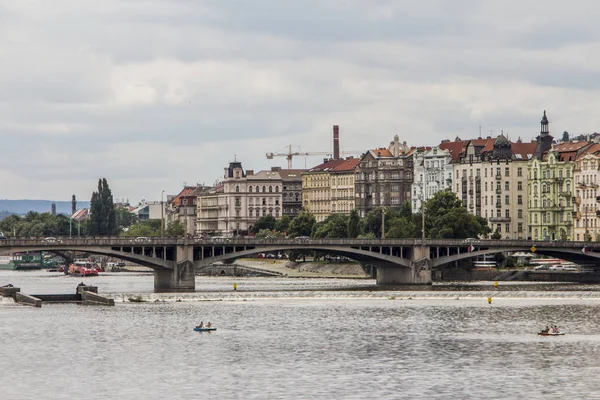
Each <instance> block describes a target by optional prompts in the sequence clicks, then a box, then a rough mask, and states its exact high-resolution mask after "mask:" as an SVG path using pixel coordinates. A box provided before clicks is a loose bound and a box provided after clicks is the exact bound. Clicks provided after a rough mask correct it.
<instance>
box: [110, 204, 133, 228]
mask: <svg viewBox="0 0 600 400" xmlns="http://www.w3.org/2000/svg"><path fill="white" fill-rule="evenodd" d="M115 218H116V222H117V228H118V229H119V230H123V229H124V228H129V227H130V226H131V225H133V224H135V223H136V222H138V216H137V215H135V214H134V213H132V212H131V211H129V210H128V209H127V208H122V207H119V208H115Z"/></svg>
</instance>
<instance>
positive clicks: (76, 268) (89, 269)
mask: <svg viewBox="0 0 600 400" xmlns="http://www.w3.org/2000/svg"><path fill="white" fill-rule="evenodd" d="M99 272H100V268H98V266H97V265H96V263H94V262H92V261H90V260H75V262H74V263H73V264H71V265H70V266H69V275H71V276H98V273H99Z"/></svg>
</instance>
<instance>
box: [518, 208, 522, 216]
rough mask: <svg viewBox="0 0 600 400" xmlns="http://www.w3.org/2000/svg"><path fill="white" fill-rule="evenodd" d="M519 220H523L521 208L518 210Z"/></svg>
mask: <svg viewBox="0 0 600 400" xmlns="http://www.w3.org/2000/svg"><path fill="white" fill-rule="evenodd" d="M517 218H523V210H521V209H520V208H519V209H518V210H517Z"/></svg>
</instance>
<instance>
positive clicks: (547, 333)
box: [538, 332, 565, 336]
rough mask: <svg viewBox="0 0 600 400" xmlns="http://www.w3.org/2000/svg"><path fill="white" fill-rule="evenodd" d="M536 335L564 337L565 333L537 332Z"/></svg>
mask: <svg viewBox="0 0 600 400" xmlns="http://www.w3.org/2000/svg"><path fill="white" fill-rule="evenodd" d="M538 335H540V336H564V335H565V333H562V332H559V333H552V332H538Z"/></svg>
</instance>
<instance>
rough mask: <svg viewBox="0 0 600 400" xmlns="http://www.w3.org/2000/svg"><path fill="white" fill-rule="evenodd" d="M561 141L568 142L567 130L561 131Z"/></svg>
mask: <svg viewBox="0 0 600 400" xmlns="http://www.w3.org/2000/svg"><path fill="white" fill-rule="evenodd" d="M562 141H563V142H568V141H569V132H567V131H564V132H563V135H562Z"/></svg>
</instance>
